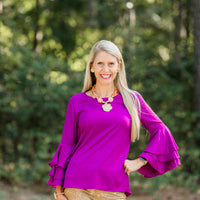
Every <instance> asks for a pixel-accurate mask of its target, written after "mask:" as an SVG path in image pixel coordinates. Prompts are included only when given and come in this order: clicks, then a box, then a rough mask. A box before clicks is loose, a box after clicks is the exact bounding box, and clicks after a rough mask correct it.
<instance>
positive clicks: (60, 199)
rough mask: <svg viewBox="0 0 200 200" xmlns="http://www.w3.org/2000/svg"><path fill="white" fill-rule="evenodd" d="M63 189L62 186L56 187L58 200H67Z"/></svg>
mask: <svg viewBox="0 0 200 200" xmlns="http://www.w3.org/2000/svg"><path fill="white" fill-rule="evenodd" d="M63 192H64V190H63V187H62V186H60V185H56V197H57V200H67V198H66V196H65V195H64V194H63Z"/></svg>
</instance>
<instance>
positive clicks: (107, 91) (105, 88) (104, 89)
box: [95, 84, 115, 98]
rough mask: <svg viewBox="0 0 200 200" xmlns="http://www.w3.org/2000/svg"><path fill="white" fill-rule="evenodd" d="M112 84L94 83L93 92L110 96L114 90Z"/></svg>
mask: <svg viewBox="0 0 200 200" xmlns="http://www.w3.org/2000/svg"><path fill="white" fill-rule="evenodd" d="M114 88H115V86H114V84H112V85H99V84H96V85H95V92H96V94H97V96H98V97H102V98H103V97H110V96H111V95H112V94H113V92H114Z"/></svg>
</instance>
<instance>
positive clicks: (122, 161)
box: [48, 40, 180, 200]
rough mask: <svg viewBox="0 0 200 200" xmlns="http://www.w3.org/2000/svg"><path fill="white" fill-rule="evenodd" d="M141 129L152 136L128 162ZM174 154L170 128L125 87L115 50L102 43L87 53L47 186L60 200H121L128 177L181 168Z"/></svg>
mask: <svg viewBox="0 0 200 200" xmlns="http://www.w3.org/2000/svg"><path fill="white" fill-rule="evenodd" d="M140 124H141V125H142V126H144V127H145V128H146V129H147V130H148V131H149V132H150V140H149V144H148V146H147V148H146V149H145V150H144V152H142V153H141V155H139V156H138V158H136V159H134V160H128V159H127V156H128V152H129V148H130V144H131V141H132V142H134V141H135V140H136V139H139V132H140ZM177 149H178V147H177V145H176V143H175V141H174V139H173V137H172V135H171V133H170V131H169V129H168V128H167V127H166V126H165V125H164V123H163V122H162V121H161V120H160V119H159V118H158V116H156V114H155V113H154V112H153V111H152V110H151V109H150V107H149V106H148V105H147V104H146V102H145V101H144V100H143V98H142V97H141V95H140V94H139V93H138V92H136V91H132V90H130V89H129V88H128V86H127V81H126V74H125V66H124V62H123V59H122V55H121V53H120V51H119V49H118V47H117V46H116V45H115V44H113V43H112V42H110V41H106V40H101V41H99V42H97V43H96V44H95V45H94V47H93V48H92V50H91V52H90V55H89V59H88V63H87V67H86V73H85V80H84V87H83V92H82V93H79V94H76V95H74V96H73V97H71V98H70V100H69V103H68V108H67V113H66V118H65V124H64V128H63V133H62V139H61V143H60V144H59V146H58V149H57V151H56V154H55V155H54V157H53V159H52V161H51V162H50V163H49V165H50V166H51V167H52V170H51V172H50V173H49V175H50V179H49V182H48V184H49V185H52V186H54V187H56V193H55V194H54V195H55V198H56V199H58V200H66V199H68V200H90V199H91V200H102V199H103V200H111V199H113V200H114V199H115V200H117V199H120V200H125V199H126V196H128V195H130V194H131V191H130V188H129V177H128V175H129V174H130V172H132V171H136V170H138V171H139V173H141V174H143V175H144V177H154V176H157V175H161V174H163V173H165V172H167V171H169V170H172V169H173V168H175V167H176V166H177V165H179V164H180V161H179V155H178V152H177Z"/></svg>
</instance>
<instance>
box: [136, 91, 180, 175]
mask: <svg viewBox="0 0 200 200" xmlns="http://www.w3.org/2000/svg"><path fill="white" fill-rule="evenodd" d="M136 95H137V97H138V99H139V101H140V106H141V115H140V120H141V125H142V126H143V127H145V128H146V129H147V130H148V131H149V133H150V139H149V143H148V146H147V147H146V149H145V150H144V151H143V152H142V153H141V154H140V155H139V157H143V158H145V159H146V160H147V161H148V164H147V165H145V166H143V167H142V168H140V169H139V170H138V172H139V173H141V174H142V175H144V177H146V178H151V177H155V176H158V175H161V174H164V173H165V172H167V171H169V170H172V169H174V168H175V167H177V166H178V165H180V161H179V154H178V152H177V149H178V146H177V145H176V143H175V141H174V138H173V136H172V134H171V133H170V131H169V129H168V128H167V126H166V125H165V124H164V123H163V122H162V121H161V120H160V119H159V117H158V116H157V115H156V114H155V113H154V112H153V111H152V109H151V108H150V107H149V106H148V104H147V103H146V102H145V101H144V99H143V98H142V96H141V95H140V94H139V93H138V92H136Z"/></svg>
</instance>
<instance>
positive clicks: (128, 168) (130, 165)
mask: <svg viewBox="0 0 200 200" xmlns="http://www.w3.org/2000/svg"><path fill="white" fill-rule="evenodd" d="M142 166H144V162H143V161H142V160H141V159H140V158H137V159H135V160H125V161H124V169H125V172H126V174H127V175H128V176H129V175H130V173H131V172H133V171H137V170H138V169H140V168H141V167H142Z"/></svg>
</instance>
